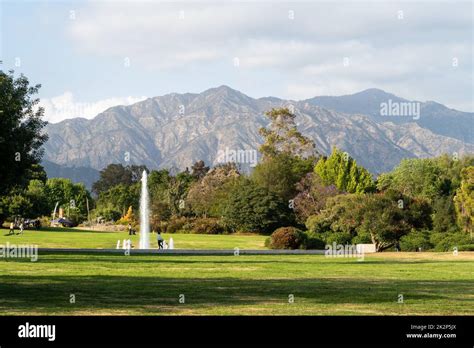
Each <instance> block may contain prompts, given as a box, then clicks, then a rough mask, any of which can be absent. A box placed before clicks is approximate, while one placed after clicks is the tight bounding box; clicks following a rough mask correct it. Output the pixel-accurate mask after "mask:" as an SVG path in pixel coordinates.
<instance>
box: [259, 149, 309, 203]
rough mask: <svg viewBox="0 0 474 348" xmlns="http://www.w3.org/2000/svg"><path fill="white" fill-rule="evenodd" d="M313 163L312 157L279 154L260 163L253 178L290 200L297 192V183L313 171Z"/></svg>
mask: <svg viewBox="0 0 474 348" xmlns="http://www.w3.org/2000/svg"><path fill="white" fill-rule="evenodd" d="M313 165H314V162H313V160H312V159H302V158H299V157H294V156H291V155H288V154H277V155H275V156H273V157H270V158H267V159H266V160H264V161H263V162H261V163H259V164H258V165H257V166H256V167H255V169H254V171H253V173H252V175H251V178H252V180H254V181H255V183H257V184H258V185H260V186H262V187H264V188H265V189H267V190H269V191H271V192H273V193H275V194H277V195H278V196H280V197H281V198H283V199H284V200H286V201H288V200H290V199H291V198H293V197H294V196H295V195H296V194H297V190H296V184H297V183H298V181H300V179H301V178H302V177H303V176H304V175H305V174H307V173H308V172H311V170H312V167H313Z"/></svg>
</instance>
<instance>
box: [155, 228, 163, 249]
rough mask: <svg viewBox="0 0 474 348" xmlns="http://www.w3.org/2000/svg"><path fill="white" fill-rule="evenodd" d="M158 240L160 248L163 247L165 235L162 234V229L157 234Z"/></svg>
mask: <svg viewBox="0 0 474 348" xmlns="http://www.w3.org/2000/svg"><path fill="white" fill-rule="evenodd" d="M156 240H157V242H158V249H163V237H162V236H161V232H160V231H158V234H157V235H156Z"/></svg>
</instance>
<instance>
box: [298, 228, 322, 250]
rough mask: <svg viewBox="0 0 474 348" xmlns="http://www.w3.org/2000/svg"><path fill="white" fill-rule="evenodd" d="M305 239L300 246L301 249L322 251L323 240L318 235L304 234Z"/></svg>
mask: <svg viewBox="0 0 474 348" xmlns="http://www.w3.org/2000/svg"><path fill="white" fill-rule="evenodd" d="M305 234H306V238H305V239H304V241H303V244H302V245H301V247H302V249H318V250H323V249H324V247H325V246H326V243H324V240H323V239H322V238H321V236H320V235H318V234H316V233H314V232H306V233H305Z"/></svg>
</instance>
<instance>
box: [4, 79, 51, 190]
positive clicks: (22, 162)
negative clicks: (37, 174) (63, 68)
mask: <svg viewBox="0 0 474 348" xmlns="http://www.w3.org/2000/svg"><path fill="white" fill-rule="evenodd" d="M40 87H41V85H35V86H30V85H29V81H28V79H27V78H26V77H25V76H23V75H20V77H19V78H16V79H15V77H14V75H13V71H10V72H9V73H5V72H3V71H0V153H1V154H2V160H1V161H0V195H2V194H5V193H7V192H8V191H10V190H11V189H12V188H13V187H14V186H17V185H19V186H21V187H25V186H26V185H28V182H29V179H30V178H29V177H28V174H29V171H30V170H32V169H33V166H34V165H37V164H38V163H39V162H40V161H41V158H42V156H43V149H42V145H43V144H44V143H45V142H46V141H47V139H48V136H47V135H46V134H45V133H44V132H42V129H43V128H44V126H45V125H46V123H47V122H46V121H44V120H43V119H42V117H43V114H44V110H43V108H42V107H37V106H38V103H39V99H38V98H36V99H35V98H33V95H34V94H36V93H38V90H39V89H40Z"/></svg>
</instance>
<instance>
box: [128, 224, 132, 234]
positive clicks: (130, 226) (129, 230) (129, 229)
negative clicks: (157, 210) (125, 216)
mask: <svg viewBox="0 0 474 348" xmlns="http://www.w3.org/2000/svg"><path fill="white" fill-rule="evenodd" d="M132 234H133V229H132V224H128V235H129V236H131V235H132Z"/></svg>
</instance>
